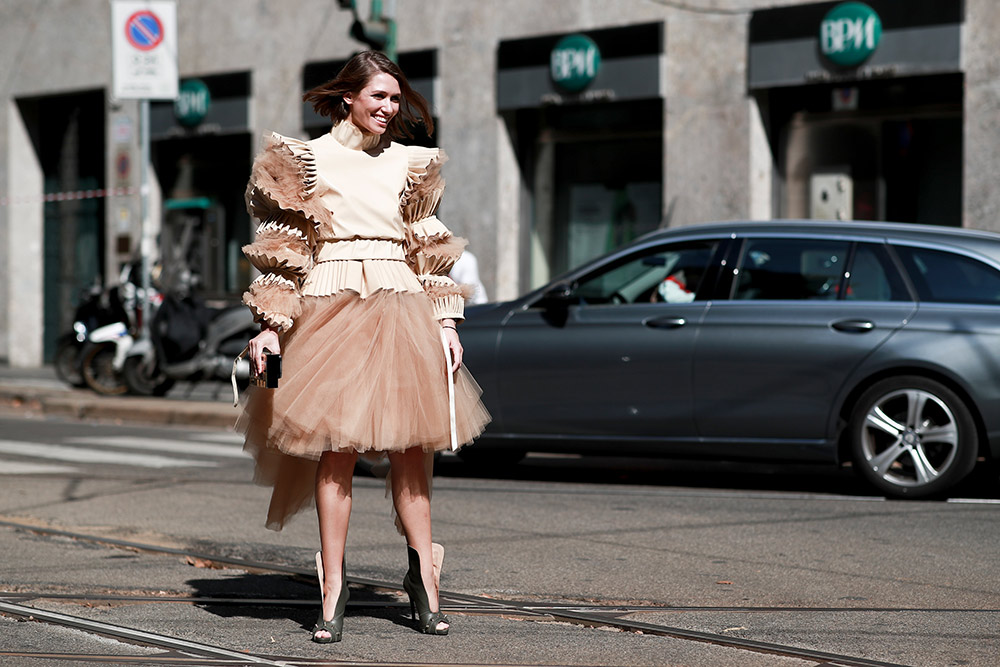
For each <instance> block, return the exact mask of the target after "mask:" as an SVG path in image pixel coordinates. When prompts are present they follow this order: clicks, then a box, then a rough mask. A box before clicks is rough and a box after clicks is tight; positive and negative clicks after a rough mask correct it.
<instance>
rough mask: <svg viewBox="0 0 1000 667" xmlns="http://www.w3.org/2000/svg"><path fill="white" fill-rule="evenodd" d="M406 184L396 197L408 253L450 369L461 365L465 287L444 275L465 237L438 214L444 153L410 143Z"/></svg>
mask: <svg viewBox="0 0 1000 667" xmlns="http://www.w3.org/2000/svg"><path fill="white" fill-rule="evenodd" d="M408 150H409V151H410V154H409V155H410V165H409V173H408V178H407V187H406V190H405V191H404V193H403V199H402V202H401V206H402V212H403V221H404V223H406V225H407V226H408V228H409V234H408V235H407V258H408V261H409V264H410V267H411V268H412V269H413V271H414V272H415V273H416V274H417V277H418V278H419V279H420V282H421V284H422V285H423V288H424V291H425V292H426V293H427V296H428V297H430V299H431V302H432V304H433V307H434V317H435V319H437V320H438V322H440V324H441V326H442V328H443V331H444V334H445V339H446V340H447V341H448V347H449V349H450V350H451V356H452V370H453V371H455V370H458V368H459V367H460V366H461V364H462V344H461V342H460V340H459V337H458V329H457V323H458V322H460V321H461V320H463V319H464V318H465V297H466V292H467V291H468V290H467V289H466V288H464V287H463V286H460V285H458V284H456V283H455V281H454V280H452V279H451V278H449V277H448V273H449V271H451V267H452V266H454V265H455V262H456V261H458V258H459V257H460V256H461V255H462V252H463V251H464V250H465V246H466V241H465V239H460V238H458V237H456V236H454V235H453V234H452V233H451V231H449V230H448V228H447V227H445V226H444V224H443V223H442V222H441V221H440V220H438V218H437V215H436V213H437V208H438V205H439V204H440V201H441V194H442V193H443V192H444V180H443V179H442V178H441V164H442V163H443V162H444V160H445V157H444V155H443V153H442V152H441V151H440V150H438V149H436V148H423V147H419V146H411V147H409V149H408Z"/></svg>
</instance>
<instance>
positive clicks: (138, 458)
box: [0, 440, 218, 468]
mask: <svg viewBox="0 0 1000 667" xmlns="http://www.w3.org/2000/svg"><path fill="white" fill-rule="evenodd" d="M0 454H14V455H17V456H26V457H35V458H40V459H55V460H57V461H73V462H76V463H112V464H116V465H127V466H138V467H140V468H214V467H217V466H218V463H216V462H214V461H195V460H192V459H172V458H167V457H166V456H156V455H154V454H129V453H127V452H115V451H111V450H102V449H86V448H83V447H67V446H65V445H50V444H45V443H39V442H19V441H17V440H0Z"/></svg>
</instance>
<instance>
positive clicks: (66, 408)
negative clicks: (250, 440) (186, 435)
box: [0, 384, 239, 429]
mask: <svg viewBox="0 0 1000 667" xmlns="http://www.w3.org/2000/svg"><path fill="white" fill-rule="evenodd" d="M0 406H2V407H3V408H5V409H6V410H8V411H12V412H20V413H22V414H24V415H39V414H41V415H45V416H51V417H62V418H66V419H77V420H85V421H86V420H89V421H110V422H115V423H134V424H157V425H163V424H167V425H182V426H199V427H201V426H208V427H213V428H224V429H231V428H232V427H233V424H234V423H235V422H236V417H237V415H238V414H239V410H238V409H236V408H234V407H233V406H232V404H230V403H222V402H210V401H185V400H172V399H166V398H145V397H140V396H99V395H97V394H95V393H93V392H91V391H89V390H82V389H81V390H77V389H66V390H58V389H46V388H37V387H25V386H18V385H9V384H8V385H4V384H0Z"/></svg>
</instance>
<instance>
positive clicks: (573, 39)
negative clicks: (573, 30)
mask: <svg viewBox="0 0 1000 667" xmlns="http://www.w3.org/2000/svg"><path fill="white" fill-rule="evenodd" d="M600 68H601V50H600V49H598V48H597V44H595V43H594V40H592V39H591V38H589V37H587V36H586V35H568V36H566V37H563V38H562V39H560V40H559V42H558V43H557V44H556V46H555V48H554V49H552V53H551V55H550V56H549V72H550V74H551V75H552V80H553V81H554V82H555V83H556V85H557V86H559V87H560V88H562V89H563V90H566V91H569V92H571V93H575V92H578V91H581V90H583V89H584V88H586V87H587V86H589V85H590V83H591V82H592V81H593V80H594V77H596V76H597V71H598V70H599V69H600Z"/></svg>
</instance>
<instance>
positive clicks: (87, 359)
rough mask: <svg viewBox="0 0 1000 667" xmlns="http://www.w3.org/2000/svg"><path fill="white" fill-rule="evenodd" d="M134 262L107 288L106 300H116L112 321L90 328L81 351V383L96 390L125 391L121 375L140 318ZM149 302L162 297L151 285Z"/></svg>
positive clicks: (108, 391) (153, 303) (140, 298)
mask: <svg viewBox="0 0 1000 667" xmlns="http://www.w3.org/2000/svg"><path fill="white" fill-rule="evenodd" d="M136 268H138V267H137V266H133V265H129V266H126V267H125V268H124V269H123V270H122V273H121V276H120V278H119V284H118V285H117V286H116V287H113V288H111V290H109V300H110V301H112V302H113V303H115V304H117V307H116V309H115V312H116V314H117V317H116V318H115V319H114V321H111V322H108V323H106V324H103V325H102V326H99V327H96V328H94V329H91V330H89V331H88V332H87V335H86V340H85V342H84V344H83V348H82V349H81V351H80V375H81V377H82V380H83V382H84V384H85V385H86V386H88V387H90V388H91V389H93V390H94V391H96V392H97V393H99V394H104V395H109V396H112V395H118V394H124V393H125V392H126V391H128V385H126V384H125V379H124V377H123V376H122V366H123V365H124V363H125V356H126V354H127V353H128V351H129V350H130V349H131V347H132V343H133V340H134V337H133V336H134V334H135V332H136V331H137V330H138V327H139V326H140V323H141V321H142V303H143V301H144V300H143V299H142V289H141V288H139V287H138V286H137V285H136V284H135V282H134V281H133V277H134V272H135V269H136ZM151 289H152V291H151V294H150V296H151V302H152V305H153V306H155V304H156V303H158V301H159V300H160V299H161V296H160V294H159V292H157V291H156V290H155V288H151Z"/></svg>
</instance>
